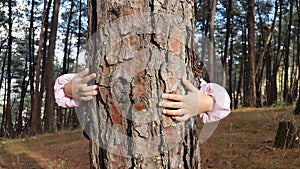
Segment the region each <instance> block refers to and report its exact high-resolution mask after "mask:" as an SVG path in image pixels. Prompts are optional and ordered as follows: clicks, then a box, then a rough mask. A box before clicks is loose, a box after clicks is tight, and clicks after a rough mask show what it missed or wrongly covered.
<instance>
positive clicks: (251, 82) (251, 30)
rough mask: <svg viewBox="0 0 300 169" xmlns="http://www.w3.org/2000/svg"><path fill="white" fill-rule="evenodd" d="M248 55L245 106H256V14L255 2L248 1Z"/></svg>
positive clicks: (252, 0)
mask: <svg viewBox="0 0 300 169" xmlns="http://www.w3.org/2000/svg"><path fill="white" fill-rule="evenodd" d="M247 16H248V18H247V19H248V24H247V27H248V55H247V64H246V65H245V66H246V67H245V70H246V71H247V74H248V75H249V76H248V77H247V78H249V79H248V80H247V83H246V95H245V99H246V100H245V101H246V102H245V106H246V107H255V106H256V84H255V20H254V17H255V12H254V0H248V12H247Z"/></svg>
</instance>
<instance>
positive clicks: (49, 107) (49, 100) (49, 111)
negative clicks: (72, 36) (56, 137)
mask: <svg viewBox="0 0 300 169" xmlns="http://www.w3.org/2000/svg"><path fill="white" fill-rule="evenodd" d="M59 7H60V0H54V5H53V15H52V22H51V32H50V40H49V42H50V43H49V50H48V57H47V60H46V67H45V72H46V73H45V82H46V83H45V84H46V98H45V117H46V118H45V131H46V132H49V131H51V132H52V131H54V95H53V93H54V77H53V67H54V53H55V41H56V35H57V26H58V14H59Z"/></svg>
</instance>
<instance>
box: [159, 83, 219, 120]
mask: <svg viewBox="0 0 300 169" xmlns="http://www.w3.org/2000/svg"><path fill="white" fill-rule="evenodd" d="M182 82H183V84H184V85H185V86H186V87H187V89H188V93H187V94H186V95H178V94H163V95H162V98H163V99H166V100H168V101H167V102H160V103H159V106H160V107H163V108H164V110H163V113H164V114H165V115H169V116H171V117H172V119H174V120H176V121H186V120H187V119H189V118H191V117H193V116H196V115H199V114H200V113H204V112H209V111H211V110H212V109H213V106H214V99H213V98H212V97H211V96H207V95H205V94H203V93H202V92H201V91H200V90H198V89H197V88H196V87H195V86H193V85H192V84H191V82H190V81H188V80H187V79H186V78H182Z"/></svg>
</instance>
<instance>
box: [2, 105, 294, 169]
mask: <svg viewBox="0 0 300 169" xmlns="http://www.w3.org/2000/svg"><path fill="white" fill-rule="evenodd" d="M292 110H293V108H292V107H281V108H261V109H242V110H238V111H233V112H232V113H231V114H230V116H229V117H227V118H226V119H224V120H222V121H221V122H220V123H219V125H218V128H217V130H216V131H215V132H214V134H213V136H212V137H211V138H209V139H208V140H207V141H206V142H204V143H203V144H201V156H202V160H203V161H202V166H203V167H202V168H204V169H206V168H216V169H227V168H228V169H231V168H237V169H297V168H300V149H299V146H298V147H294V148H292V149H288V150H282V149H278V148H275V147H273V144H274V138H275V135H276V131H277V125H278V122H279V121H281V120H296V121H298V122H299V123H300V121H299V120H297V119H299V117H296V118H295V117H293V116H291V113H290V112H291V111H292ZM14 168H16V169H21V168H22V169H23V168H24V169H41V168H45V169H46V168H49V169H51V168H55V169H77V168H78V169H85V168H89V155H88V141H87V140H86V139H85V138H84V137H83V135H82V130H80V129H78V130H75V131H66V132H59V133H55V134H46V135H40V136H37V137H33V138H22V139H14V140H0V169H14Z"/></svg>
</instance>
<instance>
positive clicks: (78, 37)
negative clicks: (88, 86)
mask: <svg viewBox="0 0 300 169" xmlns="http://www.w3.org/2000/svg"><path fill="white" fill-rule="evenodd" d="M81 17H82V0H79V16H78V33H77V54H76V65H75V72H78V59H79V54H80V45H81V36H82V35H81V22H82V21H81Z"/></svg>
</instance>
